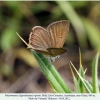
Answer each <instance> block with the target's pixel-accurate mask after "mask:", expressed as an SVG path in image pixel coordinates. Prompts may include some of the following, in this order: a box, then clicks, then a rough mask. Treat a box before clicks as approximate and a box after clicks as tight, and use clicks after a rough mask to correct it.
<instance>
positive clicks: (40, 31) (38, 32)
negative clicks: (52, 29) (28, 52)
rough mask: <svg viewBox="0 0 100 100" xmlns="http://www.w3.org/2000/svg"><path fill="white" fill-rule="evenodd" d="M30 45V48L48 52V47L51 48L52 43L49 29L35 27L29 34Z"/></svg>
mask: <svg viewBox="0 0 100 100" xmlns="http://www.w3.org/2000/svg"><path fill="white" fill-rule="evenodd" d="M29 45H30V46H29V47H28V48H32V49H34V50H40V51H46V52H48V51H47V48H49V46H50V45H51V44H50V39H49V37H48V32H47V30H45V29H44V28H42V27H41V26H36V27H34V28H33V29H32V32H31V33H30V36H29Z"/></svg>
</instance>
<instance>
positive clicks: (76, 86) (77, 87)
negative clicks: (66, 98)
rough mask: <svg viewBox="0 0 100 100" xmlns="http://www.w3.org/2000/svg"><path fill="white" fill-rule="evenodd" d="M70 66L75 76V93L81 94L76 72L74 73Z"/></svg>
mask: <svg viewBox="0 0 100 100" xmlns="http://www.w3.org/2000/svg"><path fill="white" fill-rule="evenodd" d="M69 66H70V69H71V73H72V76H73V81H74V89H75V93H80V92H81V91H80V86H79V82H78V81H77V78H76V77H75V75H74V72H73V70H72V68H71V65H70V64H69Z"/></svg>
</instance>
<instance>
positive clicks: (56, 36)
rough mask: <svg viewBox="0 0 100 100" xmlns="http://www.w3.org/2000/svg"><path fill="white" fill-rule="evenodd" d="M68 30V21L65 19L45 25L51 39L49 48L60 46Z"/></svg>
mask: <svg viewBox="0 0 100 100" xmlns="http://www.w3.org/2000/svg"><path fill="white" fill-rule="evenodd" d="M68 30H69V21H67V20H62V21H57V22H54V23H52V24H50V25H49V26H48V27H47V31H48V32H49V37H50V40H51V41H50V42H51V48H62V46H63V44H64V42H65V39H66V35H67V34H68Z"/></svg>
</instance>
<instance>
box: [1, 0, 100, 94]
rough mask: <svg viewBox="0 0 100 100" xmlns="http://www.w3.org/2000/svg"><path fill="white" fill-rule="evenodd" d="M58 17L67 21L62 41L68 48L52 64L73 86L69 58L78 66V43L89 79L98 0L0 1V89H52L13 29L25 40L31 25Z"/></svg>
mask: <svg viewBox="0 0 100 100" xmlns="http://www.w3.org/2000/svg"><path fill="white" fill-rule="evenodd" d="M59 20H69V21H70V30H69V34H68V35H67V37H66V41H65V45H64V46H65V47H66V48H68V52H67V53H66V54H64V55H62V56H61V57H60V58H59V59H58V60H57V61H56V62H54V63H53V64H54V65H55V67H56V68H57V70H58V71H59V73H60V74H61V75H62V77H63V79H64V80H65V81H66V83H68V84H69V87H71V88H72V89H73V82H72V76H71V72H70V69H69V65H68V64H69V61H70V60H71V61H72V62H73V63H74V64H75V65H76V66H77V68H78V66H79V54H78V49H79V47H80V48H81V51H82V61H83V66H84V68H87V69H88V70H87V76H86V78H87V79H88V80H89V81H90V82H91V61H92V59H93V57H94V55H95V54H96V52H97V51H98V49H100V2H99V1H96V2H95V1H77V2H76V1H71V2H68V1H22V2H21V1H5V2H3V1H0V92H15V93H16V92H32V93H35V92H37V93H41V92H53V91H52V89H51V86H50V84H49V83H48V81H47V80H46V79H45V77H44V75H43V74H42V72H41V71H40V69H39V67H38V64H37V62H36V60H35V59H34V58H33V56H32V55H31V53H30V51H29V50H28V49H27V47H26V45H25V44H24V43H23V42H22V41H21V40H20V39H19V37H18V36H17V35H16V32H18V33H19V34H20V35H21V37H22V38H23V39H24V40H25V41H26V42H27V43H28V38H29V34H30V32H31V30H32V28H33V27H34V26H42V27H44V28H46V27H47V26H48V25H49V24H50V23H52V22H54V21H59ZM99 69H100V60H99ZM99 72H100V70H99ZM98 75H99V78H100V73H98ZM99 84H100V82H99Z"/></svg>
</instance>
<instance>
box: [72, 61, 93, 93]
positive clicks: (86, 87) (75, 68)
mask: <svg viewBox="0 0 100 100" xmlns="http://www.w3.org/2000/svg"><path fill="white" fill-rule="evenodd" d="M70 64H71V66H72V67H73V68H74V70H75V71H76V73H77V74H78V76H79V77H80V79H81V81H82V83H83V84H84V86H85V88H86V89H87V91H88V92H89V93H92V91H91V90H90V89H89V87H88V86H87V84H86V83H85V82H84V79H83V78H82V77H81V75H80V73H79V72H78V71H77V70H76V68H75V67H74V65H73V64H72V62H70Z"/></svg>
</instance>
